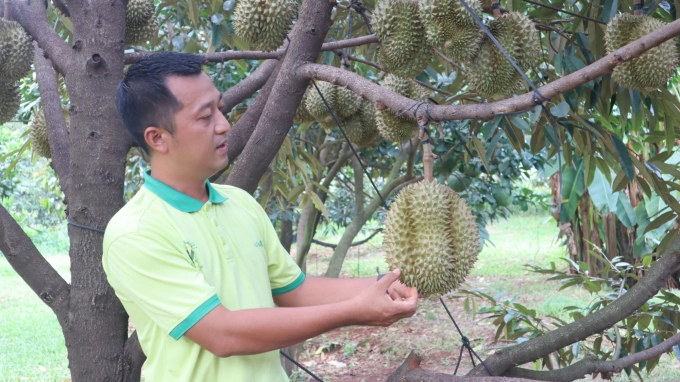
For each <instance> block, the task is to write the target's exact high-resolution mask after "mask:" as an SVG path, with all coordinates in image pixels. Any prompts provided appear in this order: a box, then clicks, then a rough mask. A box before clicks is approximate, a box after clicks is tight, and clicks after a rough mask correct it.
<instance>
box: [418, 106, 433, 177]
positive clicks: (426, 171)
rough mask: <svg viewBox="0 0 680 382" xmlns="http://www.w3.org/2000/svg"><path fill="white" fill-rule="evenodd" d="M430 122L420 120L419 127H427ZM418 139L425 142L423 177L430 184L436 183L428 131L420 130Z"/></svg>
mask: <svg viewBox="0 0 680 382" xmlns="http://www.w3.org/2000/svg"><path fill="white" fill-rule="evenodd" d="M428 123H429V120H427V119H423V118H418V125H420V126H423V125H425V126H427V124H428ZM418 138H420V140H421V141H423V177H424V179H425V180H426V181H428V182H434V154H433V153H432V146H431V145H430V136H429V135H428V134H427V132H426V130H420V133H419V134H418Z"/></svg>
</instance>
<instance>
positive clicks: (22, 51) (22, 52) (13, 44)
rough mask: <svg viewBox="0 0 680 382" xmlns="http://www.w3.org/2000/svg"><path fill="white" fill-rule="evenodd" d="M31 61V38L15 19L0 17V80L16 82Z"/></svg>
mask: <svg viewBox="0 0 680 382" xmlns="http://www.w3.org/2000/svg"><path fill="white" fill-rule="evenodd" d="M32 63H33V40H32V39H31V37H30V36H29V35H28V34H27V33H26V31H24V28H22V27H21V25H19V23H17V22H16V21H9V20H5V19H0V82H16V81H18V80H20V79H21V78H23V77H25V76H26V75H27V74H28V71H29V70H31V64H32Z"/></svg>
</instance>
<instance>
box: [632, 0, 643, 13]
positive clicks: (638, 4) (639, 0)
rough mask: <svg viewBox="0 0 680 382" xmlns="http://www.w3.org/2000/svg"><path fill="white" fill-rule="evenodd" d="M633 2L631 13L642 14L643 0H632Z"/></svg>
mask: <svg viewBox="0 0 680 382" xmlns="http://www.w3.org/2000/svg"><path fill="white" fill-rule="evenodd" d="M633 4H634V6H635V10H634V11H633V14H634V15H635V16H640V15H641V14H642V7H644V6H645V3H644V1H643V0H634V1H633Z"/></svg>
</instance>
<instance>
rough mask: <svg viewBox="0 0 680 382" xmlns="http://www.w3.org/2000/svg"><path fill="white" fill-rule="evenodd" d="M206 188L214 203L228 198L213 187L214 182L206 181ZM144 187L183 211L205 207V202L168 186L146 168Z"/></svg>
mask: <svg viewBox="0 0 680 382" xmlns="http://www.w3.org/2000/svg"><path fill="white" fill-rule="evenodd" d="M205 185H206V188H207V189H208V201H209V202H210V203H213V204H220V203H222V202H224V201H226V200H227V199H228V198H227V197H225V196H223V195H222V194H220V193H219V192H217V190H215V188H213V186H212V184H210V182H208V181H207V180H206V181H205ZM144 187H146V188H147V189H148V190H149V191H151V192H153V193H154V194H156V195H158V197H159V198H161V199H163V200H164V201H165V202H166V203H168V204H170V205H171V206H172V207H174V208H176V209H178V210H180V211H182V212H196V211H198V210H200V209H201V208H203V204H204V203H203V202H202V201H200V200H198V199H194V198H192V197H191V196H189V195H187V194H184V193H182V192H179V191H177V190H175V189H174V188H172V187H170V186H168V185H167V184H165V183H163V182H161V181H160V180H158V179H155V178H154V177H152V176H151V170H146V171H145V172H144Z"/></svg>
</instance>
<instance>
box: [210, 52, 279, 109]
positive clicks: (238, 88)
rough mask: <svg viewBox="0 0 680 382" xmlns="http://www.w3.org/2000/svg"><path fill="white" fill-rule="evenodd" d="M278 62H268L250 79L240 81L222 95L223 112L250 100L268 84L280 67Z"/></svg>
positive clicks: (259, 67)
mask: <svg viewBox="0 0 680 382" xmlns="http://www.w3.org/2000/svg"><path fill="white" fill-rule="evenodd" d="M278 63H279V61H278V60H267V61H265V62H263V63H262V64H261V65H260V66H258V67H257V69H255V71H253V72H252V73H250V75H249V76H248V77H246V78H245V79H243V80H242V81H239V83H237V84H236V85H234V86H232V87H231V88H229V89H227V90H226V91H225V92H224V93H222V103H223V106H222V109H221V110H220V111H222V113H223V114H226V113H228V112H230V111H231V109H233V108H234V106H236V105H238V104H240V103H241V102H243V101H245V100H246V99H248V97H250V96H252V95H253V94H254V93H255V92H256V91H258V90H259V89H260V88H261V87H262V86H264V84H265V83H266V82H267V80H268V79H269V77H270V76H271V74H272V73H273V72H274V69H275V68H276V67H277V66H278Z"/></svg>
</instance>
